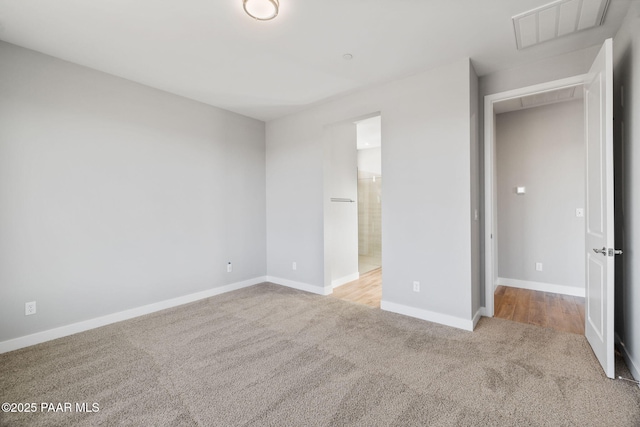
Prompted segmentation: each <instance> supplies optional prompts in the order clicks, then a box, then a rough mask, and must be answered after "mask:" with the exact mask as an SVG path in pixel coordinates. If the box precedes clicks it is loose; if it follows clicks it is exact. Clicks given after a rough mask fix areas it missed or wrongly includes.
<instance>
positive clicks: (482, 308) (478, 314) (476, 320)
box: [472, 307, 484, 329]
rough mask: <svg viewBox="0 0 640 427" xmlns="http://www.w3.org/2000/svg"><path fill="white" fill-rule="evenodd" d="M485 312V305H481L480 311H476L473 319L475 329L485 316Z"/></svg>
mask: <svg viewBox="0 0 640 427" xmlns="http://www.w3.org/2000/svg"><path fill="white" fill-rule="evenodd" d="M483 312H484V307H480V308H479V309H478V311H476V314H475V315H474V316H473V320H472V322H473V329H475V328H476V326H477V325H478V322H479V321H480V318H481V317H482V316H483V314H482V313H483Z"/></svg>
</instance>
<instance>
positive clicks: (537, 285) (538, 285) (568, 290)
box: [496, 277, 585, 298]
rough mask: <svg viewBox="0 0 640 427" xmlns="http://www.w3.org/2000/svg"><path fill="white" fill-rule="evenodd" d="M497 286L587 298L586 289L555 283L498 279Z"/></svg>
mask: <svg viewBox="0 0 640 427" xmlns="http://www.w3.org/2000/svg"><path fill="white" fill-rule="evenodd" d="M496 285H497V286H499V285H502V286H510V287H512V288H522V289H529V290H532V291H541V292H551V293H553V294H562V295H573V296H576V297H583V298H584V296H585V289H584V287H581V288H579V287H576V286H566V285H556V284H553V283H543V282H531V281H529V280H518V279H506V278H504V277H498V280H497V281H496Z"/></svg>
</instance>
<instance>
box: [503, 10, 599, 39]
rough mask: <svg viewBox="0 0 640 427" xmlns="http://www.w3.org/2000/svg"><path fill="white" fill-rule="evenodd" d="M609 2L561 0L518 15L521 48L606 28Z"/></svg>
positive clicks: (515, 26) (515, 21) (515, 20)
mask: <svg viewBox="0 0 640 427" xmlns="http://www.w3.org/2000/svg"><path fill="white" fill-rule="evenodd" d="M609 1H610V0H557V1H554V2H552V3H549V4H546V5H544V6H540V7H538V8H536V9H533V10H530V11H528V12H524V13H521V14H519V15H516V16H514V17H513V18H511V19H512V20H513V29H514V31H515V33H516V44H517V45H518V49H524V48H526V47H529V46H533V45H535V44H538V43H543V42H546V41H549V40H552V39H555V38H558V37H562V36H566V35H567V34H571V33H575V32H578V31H582V30H586V29H587V28H592V27H597V26H599V25H602V23H603V22H604V15H605V14H606V12H607V7H608V6H609Z"/></svg>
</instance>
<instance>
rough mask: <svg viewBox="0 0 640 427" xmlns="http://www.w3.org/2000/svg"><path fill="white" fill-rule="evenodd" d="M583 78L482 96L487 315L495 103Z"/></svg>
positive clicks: (493, 257) (493, 234) (493, 269)
mask: <svg viewBox="0 0 640 427" xmlns="http://www.w3.org/2000/svg"><path fill="white" fill-rule="evenodd" d="M585 81H586V74H580V75H578V76H573V77H568V78H565V79H561V80H554V81H551V82H546V83H541V84H537V85H533V86H526V87H523V88H519V89H513V90H509V91H506V92H500V93H495V94H491V95H487V96H485V97H484V212H485V215H484V253H485V261H484V267H485V279H484V290H485V297H484V298H485V302H484V307H485V312H484V313H483V314H484V315H485V316H487V317H493V315H494V306H493V294H494V292H495V284H496V278H497V261H498V257H497V253H496V252H497V246H496V242H497V236H498V234H497V233H498V230H497V224H498V222H497V219H498V215H497V206H496V204H497V200H496V197H495V195H496V194H497V193H496V167H495V145H496V140H495V117H496V115H495V112H494V108H493V106H494V104H495V103H496V102H500V101H505V100H508V99H513V98H520V97H522V96H527V95H534V94H538V93H543V92H549V91H552V90H557V89H563V88H568V87H573V86H579V85H582V84H584V82H585Z"/></svg>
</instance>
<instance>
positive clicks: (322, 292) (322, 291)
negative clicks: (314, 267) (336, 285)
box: [267, 276, 333, 295]
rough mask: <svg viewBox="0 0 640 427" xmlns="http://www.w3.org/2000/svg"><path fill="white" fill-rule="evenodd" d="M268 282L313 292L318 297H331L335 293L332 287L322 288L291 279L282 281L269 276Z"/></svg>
mask: <svg viewBox="0 0 640 427" xmlns="http://www.w3.org/2000/svg"><path fill="white" fill-rule="evenodd" d="M267 282H271V283H275V284H276V285H280V286H286V287H288V288H293V289H298V290H300V291H305V292H311V293H312V294H318V295H330V294H331V293H333V289H332V288H331V287H320V286H315V285H310V284H308V283H303V282H296V281H293V280H289V279H281V278H280V277H273V276H267Z"/></svg>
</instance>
